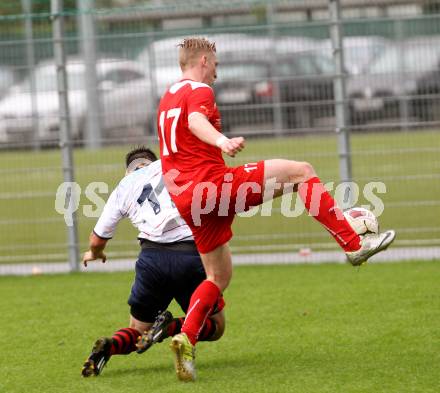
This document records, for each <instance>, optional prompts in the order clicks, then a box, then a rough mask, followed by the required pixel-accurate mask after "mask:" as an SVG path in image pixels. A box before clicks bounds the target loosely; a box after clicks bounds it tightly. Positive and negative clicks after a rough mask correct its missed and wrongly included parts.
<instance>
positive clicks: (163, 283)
mask: <svg viewBox="0 0 440 393" xmlns="http://www.w3.org/2000/svg"><path fill="white" fill-rule="evenodd" d="M138 258H139V259H138V260H137V262H136V276H135V280H134V284H133V286H132V288H131V294H130V297H129V299H128V304H129V305H130V306H131V315H132V316H133V317H135V318H136V319H137V320H139V321H142V322H153V321H154V320H155V319H156V316H157V314H158V313H159V312H160V311H164V310H166V309H167V308H168V306H169V304H170V303H171V301H172V300H173V299H176V301H177V303H178V304H179V305H180V307H181V308H182V310H183V312H185V313H186V311H187V309H188V306H189V302H190V299H191V295H192V293H193V292H194V290H195V289H196V288H197V287H198V286H199V284H200V283H201V282H202V281H203V280H204V279H205V278H206V274H205V269H204V268H203V264H202V260H201V259H200V255H199V254H198V252H197V251H195V250H194V251H191V250H187V251H181V250H179V251H175V250H163V249H157V248H145V249H142V250H141V252H140V254H139V257H138Z"/></svg>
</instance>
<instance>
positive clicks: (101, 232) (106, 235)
mask: <svg viewBox="0 0 440 393" xmlns="http://www.w3.org/2000/svg"><path fill="white" fill-rule="evenodd" d="M120 200H121V197H120V196H118V188H116V189H115V190H114V191H113V192H112V193H111V194H110V197H109V198H108V201H107V203H106V204H105V206H104V209H103V210H102V213H101V215H100V216H99V219H98V222H97V223H96V225H95V228H94V229H93V232H95V234H96V235H97V236H99V237H101V238H103V239H111V238H112V237H113V234H114V232H115V230H116V226H117V225H118V222H119V221H120V220H121V219H122V218H124V215H123V213H122V212H121V207H120Z"/></svg>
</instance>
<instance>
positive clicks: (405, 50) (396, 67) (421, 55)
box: [371, 45, 440, 74]
mask: <svg viewBox="0 0 440 393" xmlns="http://www.w3.org/2000/svg"><path fill="white" fill-rule="evenodd" d="M433 49H434V48H433V47H432V46H428V45H420V46H413V47H409V46H405V45H401V46H394V47H392V48H390V49H389V50H387V51H386V52H384V53H383V55H382V56H380V57H379V58H378V59H377V60H376V61H375V62H374V63H373V64H372V66H371V73H373V74H379V73H391V72H396V71H409V72H426V71H430V70H432V69H435V68H436V67H437V63H438V60H439V58H440V56H439V50H438V49H437V50H433ZM402 58H403V62H402Z"/></svg>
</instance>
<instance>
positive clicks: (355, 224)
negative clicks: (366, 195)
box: [344, 207, 379, 235]
mask: <svg viewBox="0 0 440 393" xmlns="http://www.w3.org/2000/svg"><path fill="white" fill-rule="evenodd" d="M344 216H345V218H346V220H347V221H348V223H349V224H350V225H351V227H352V228H353V229H354V230H355V232H356V233H357V234H358V235H366V234H367V233H379V222H378V221H377V218H376V216H375V215H374V214H373V213H371V212H370V211H369V210H367V209H364V208H362V207H352V208H351V209H348V210H346V211H344Z"/></svg>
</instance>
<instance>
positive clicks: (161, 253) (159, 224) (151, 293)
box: [81, 147, 225, 377]
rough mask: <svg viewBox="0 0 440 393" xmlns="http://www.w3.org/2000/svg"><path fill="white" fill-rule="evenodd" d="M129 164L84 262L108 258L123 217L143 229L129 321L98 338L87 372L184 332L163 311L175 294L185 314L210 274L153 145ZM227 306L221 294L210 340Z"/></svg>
mask: <svg viewBox="0 0 440 393" xmlns="http://www.w3.org/2000/svg"><path fill="white" fill-rule="evenodd" d="M126 167H127V170H126V175H125V177H124V178H123V179H122V180H121V181H120V182H119V184H118V186H117V187H116V188H115V190H114V191H113V192H112V193H111V195H110V197H109V199H108V201H107V203H106V205H105V207H104V209H103V212H102V214H101V216H100V217H99V219H98V222H97V224H96V226H95V228H94V230H93V232H92V233H91V235H90V239H89V250H88V251H87V252H85V254H84V256H83V263H84V265H85V266H87V263H88V262H90V261H94V260H96V259H101V260H102V262H105V261H106V259H107V258H106V255H105V253H104V249H105V246H106V244H107V242H108V241H109V240H110V239H111V238H112V237H113V235H114V233H115V230H116V227H117V224H118V223H119V221H120V220H122V219H123V218H125V217H128V218H129V219H130V221H131V222H132V224H133V225H134V226H135V227H136V228H137V229H138V230H139V235H138V239H139V242H140V245H141V248H142V250H141V252H140V254H139V257H138V260H137V262H136V276H135V280H134V283H133V286H132V289H131V294H130V297H129V299H128V304H129V305H130V325H129V327H127V328H123V329H119V330H118V331H116V332H115V333H114V334H113V336H112V337H111V338H110V337H101V338H99V339H98V340H97V341H96V342H95V344H94V347H93V349H92V352H91V354H90V356H89V357H88V358H87V359H86V361H85V363H84V365H83V368H82V372H81V374H82V375H83V376H84V377H89V376H92V375H95V376H97V375H99V374H100V373H101V371H102V369H103V367H104V366H105V364H106V363H107V362H108V360H109V359H110V357H111V356H112V355H126V354H129V353H131V352H133V351H137V352H138V353H142V352H144V351H145V350H147V349H148V348H149V347H150V346H151V345H153V344H154V343H156V342H160V341H162V340H163V339H164V338H167V337H169V336H173V335H175V334H177V333H179V332H180V329H181V327H182V323H183V320H184V318H183V317H182V318H173V316H172V314H171V313H170V312H169V311H164V310H166V309H167V307H168V305H169V304H170V302H171V301H172V300H173V299H175V300H176V301H177V303H178V304H179V305H180V307H181V308H182V310H183V311H184V312H185V313H186V311H187V309H188V305H189V302H190V298H191V295H192V293H193V292H194V290H195V288H197V286H198V285H199V284H200V283H201V282H202V281H203V280H205V279H206V274H205V270H204V268H203V265H202V262H201V260H200V256H199V254H198V252H197V249H196V246H195V244H194V240H193V236H192V232H191V230H190V228H189V227H188V226H187V225H186V223H185V221H184V220H183V219H182V218H181V217H180V215H179V212H178V211H177V209H176V207H175V206H174V204H173V202H172V201H171V198H170V196H169V194H168V191H167V189H166V188H165V186H164V183H163V178H162V167H161V162H160V160H157V157H156V155H155V154H154V153H153V152H152V151H151V150H149V149H147V148H145V147H139V148H137V149H134V150H132V151H130V152H129V153H128V154H127V156H126ZM223 307H224V301H223V298H221V299H220V300H219V302H218V303H217V305H216V307H215V309H214V310H213V312H212V313H211V315H210V316H209V318H208V319H207V323H206V324H205V326H204V329H203V332H202V337H203V338H202V339H204V340H205V341H214V340H218V339H219V338H220V337H221V336H222V335H223V332H224V328H225V318H224V312H223Z"/></svg>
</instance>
